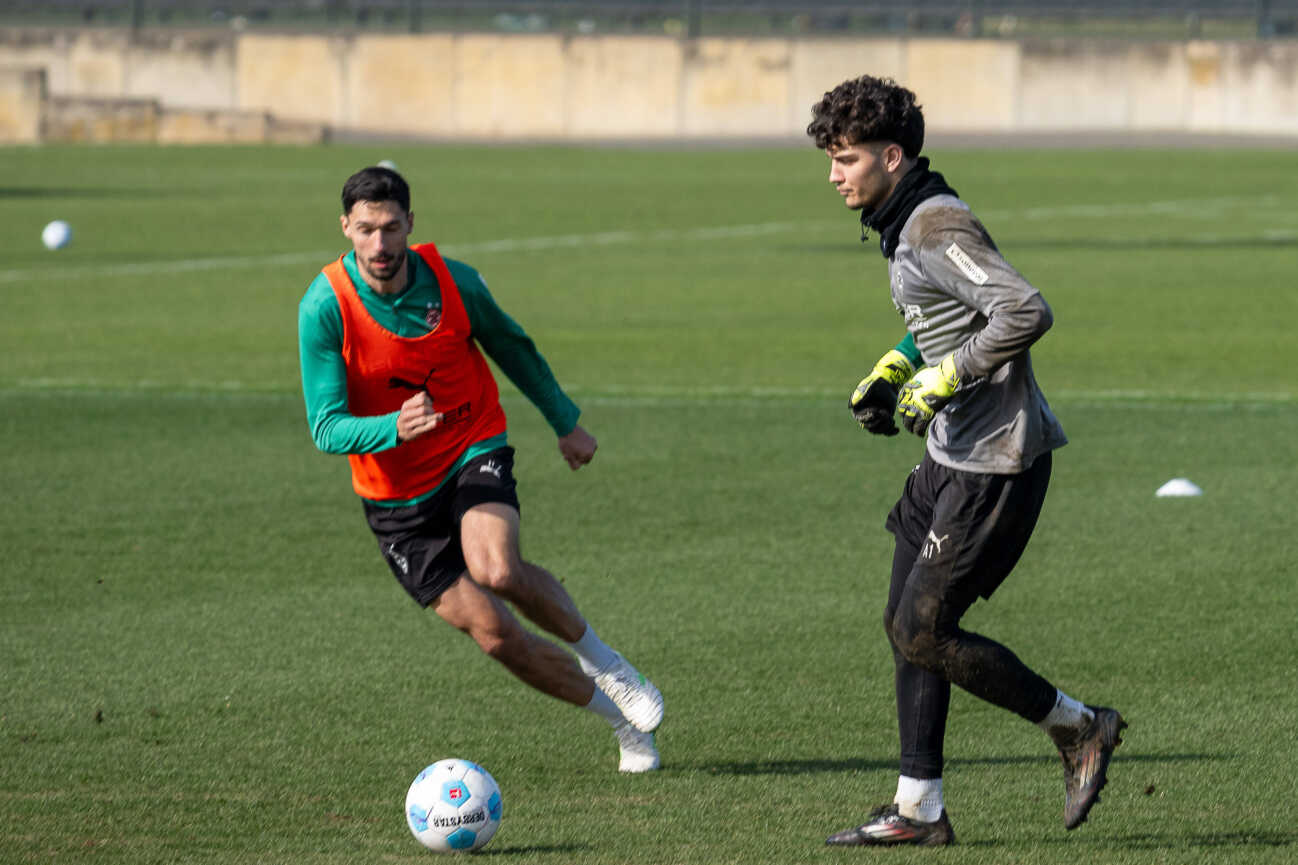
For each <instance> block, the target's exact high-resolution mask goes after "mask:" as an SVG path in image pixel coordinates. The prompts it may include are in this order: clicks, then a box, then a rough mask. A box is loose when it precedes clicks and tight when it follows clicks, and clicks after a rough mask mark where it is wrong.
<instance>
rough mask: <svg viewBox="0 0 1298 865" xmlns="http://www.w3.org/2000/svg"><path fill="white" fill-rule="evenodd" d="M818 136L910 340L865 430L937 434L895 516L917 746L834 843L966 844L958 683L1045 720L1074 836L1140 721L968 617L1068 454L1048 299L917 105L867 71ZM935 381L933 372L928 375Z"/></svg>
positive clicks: (826, 115) (896, 579)
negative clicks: (887, 789)
mask: <svg viewBox="0 0 1298 865" xmlns="http://www.w3.org/2000/svg"><path fill="white" fill-rule="evenodd" d="M807 133H808V135H810V136H811V137H812V138H814V139H815V142H816V146H817V147H819V148H821V149H823V150H824V151H825V153H826V154H827V155H828V156H829V160H830V172H829V180H830V182H831V183H832V184H833V185H834V187H835V189H836V190H837V191H838V193H839V194H840V195H841V196H842V197H843V199H844V202H845V203H846V205H847V206H848V207H849V208H851V209H853V210H859V211H861V223H862V226H863V228H862V233H863V237H865V236H867V234H868V231H874V232H875V233H877V235H878V237H879V243H880V247H881V249H882V250H883V255H884V257H885V258H887V260H888V276H889V284H890V286H891V294H892V302H893V305H894V306H895V307H896V309H897V311H898V312H899V313H900V314H901V315H902V317H903V318H904V319H905V322H906V329H907V331H908V333H907V336H906V338H905V339H903V340H902V341H901V342H900V343H899V344H898V345H897V346H896V348H894V349H892V350H891V351H889V352H887V353H886V354H885V355H884V356H883V357H882V358H880V360H879V362H878V363H877V364H876V365H875V367H874V369H873V370H872V371H871V373H870V375H869V376H867V377H866V378H865V379H864V380H863V381H862V382H861V383H860V385H858V386H857V388H856V391H855V392H854V393H853V394H852V397H851V409H852V413H853V415H854V416H855V417H856V419H857V421H858V422H859V423H860V424H861V426H862V427H864V428H865V429H866V430H868V431H869V432H871V433H874V434H878V435H895V434H896V433H897V432H898V429H897V425H896V423H895V421H894V417H895V416H896V415H900V417H901V420H902V425H903V426H904V427H905V428H906V429H907V430H908V431H909V432H912V433H914V434H916V435H918V436H927V444H926V449H925V453H924V458H923V461H922V462H921V463H920V465H919V466H917V467H916V468H915V470H914V471H913V472H911V474H910V476H909V477H908V478H907V480H906V484H905V489H904V491H903V492H902V495H901V498H900V499H899V500H898V502H897V504H896V505H895V506H894V507H893V509H892V511H891V513H890V514H889V515H888V520H887V528H888V530H889V531H890V532H892V534H893V536H894V537H895V539H896V547H895V552H894V555H893V561H892V577H891V584H890V587H889V591H888V602H887V606H886V608H885V610H884V630H885V631H886V632H887V635H888V640H889V642H890V643H891V645H892V653H893V658H894V661H895V668H896V671H895V675H896V691H897V722H898V730H899V733H900V740H901V761H900V777H899V779H898V783H897V792H896V795H895V796H894V798H893V801H892V803H891V804H888V805H884V806H881V807H879V808H876V809H875V810H874V811H873V813H871V814H870V815H869V817H868V818H867V819H866V822H865V823H864V824H862V825H860V826H856V827H854V828H851V829H847V830H844V831H842V832H839V833H837V834H835V835H833V836H832V837H830V838H829V839H828V843H829V844H833V845H849V846H857V845H893V844H914V845H942V844H950V843H951V842H952V841H954V839H955V834H954V832H953V830H952V828H951V822H950V820H949V819H948V817H947V813H946V807H945V803H944V800H943V795H942V766H943V759H944V758H943V739H944V736H945V731H946V719H947V710H948V708H949V705H950V699H951V685H952V684H955V685H959V686H960V687H961V688H963V689H965V690H966V691H968V692H970V693H971V694H974V695H975V696H978V697H981V698H982V699H984V700H987V701H988V702H991V703H994V704H995V705H997V706H1000V707H1001V708H1004V709H1008V710H1010V711H1011V712H1014V713H1015V714H1017V715H1019V716H1021V717H1022V718H1025V719H1026V720H1028V721H1030V722H1032V723H1033V724H1036V725H1038V726H1039V727H1040V728H1041V729H1042V730H1044V731H1045V732H1046V733H1047V734H1048V735H1049V736H1050V738H1051V739H1052V740H1053V741H1054V744H1055V746H1056V747H1057V748H1058V749H1059V753H1060V755H1061V757H1062V758H1063V764H1064V825H1065V827H1066V828H1068V829H1073V828H1076V827H1077V826H1079V825H1080V824H1081V823H1082V822H1083V821H1085V820H1086V817H1087V814H1088V813H1089V812H1090V809H1091V806H1092V805H1093V804H1094V803H1095V802H1096V801H1098V799H1099V792H1100V788H1101V787H1103V786H1104V784H1105V781H1106V777H1107V772H1108V766H1109V760H1110V758H1111V757H1112V755H1113V750H1114V749H1115V748H1116V747H1117V746H1118V744H1120V741H1121V740H1120V739H1119V732H1120V731H1121V729H1122V728H1123V727H1125V726H1126V724H1125V722H1124V721H1123V720H1122V717H1121V715H1119V714H1118V713H1117V712H1116V711H1114V710H1113V709H1109V708H1104V707H1099V706H1089V705H1086V704H1084V703H1081V702H1079V701H1077V700H1075V699H1073V698H1072V697H1069V696H1068V695H1066V694H1064V693H1063V692H1062V691H1060V690H1059V689H1058V688H1056V687H1055V686H1054V685H1052V684H1051V683H1050V682H1048V681H1046V680H1045V679H1044V678H1042V677H1041V676H1040V675H1038V674H1037V673H1035V672H1033V671H1032V670H1031V669H1029V668H1028V667H1027V666H1026V665H1024V663H1023V662H1022V661H1020V660H1019V659H1018V657H1017V656H1015V654H1014V653H1013V652H1011V651H1010V650H1009V649H1007V648H1006V647H1004V646H1002V645H1001V644H999V643H996V642H994V641H992V640H989V639H987V638H986V637H983V636H981V635H978V634H974V633H971V632H969V631H966V630H963V629H962V628H961V627H960V619H961V617H962V616H963V615H964V613H965V611H966V610H968V609H969V607H970V606H972V605H973V603H974V601H976V600H977V599H978V598H979V597H982V598H990V597H991V595H992V593H993V592H994V591H995V590H996V588H997V586H999V585H1000V584H1001V582H1002V581H1003V580H1004V579H1005V577H1006V576H1008V575H1009V573H1010V571H1011V569H1013V567H1014V565H1015V563H1016V562H1017V561H1018V559H1019V556H1020V555H1022V553H1023V550H1024V548H1025V547H1026V545H1027V542H1028V538H1029V537H1030V536H1031V534H1032V530H1033V527H1034V526H1035V525H1036V521H1037V517H1038V515H1039V514H1040V512H1041V506H1042V503H1043V501H1044V499H1045V494H1046V486H1047V484H1048V483H1049V480H1050V465H1051V452H1052V451H1053V450H1054V449H1055V448H1058V447H1061V446H1062V445H1064V444H1065V442H1066V441H1067V439H1066V438H1065V437H1064V432H1063V429H1062V428H1061V427H1060V425H1059V422H1058V421H1057V420H1056V419H1055V416H1054V415H1053V414H1052V413H1051V411H1050V407H1049V405H1047V404H1046V400H1045V397H1044V396H1042V394H1041V391H1040V389H1039V388H1038V387H1037V383H1036V379H1035V378H1034V377H1033V374H1032V362H1031V359H1030V357H1029V354H1028V347H1029V346H1031V345H1032V344H1033V343H1034V342H1036V340H1037V339H1039V338H1040V337H1041V335H1042V334H1044V333H1045V332H1046V331H1047V330H1048V329H1049V328H1050V325H1051V323H1052V318H1051V313H1050V307H1049V306H1047V305H1046V302H1045V300H1044V299H1043V298H1042V296H1041V294H1040V293H1039V292H1038V291H1037V290H1036V289H1035V288H1033V287H1032V285H1031V284H1029V283H1028V281H1027V280H1026V279H1024V278H1023V276H1022V275H1020V274H1019V273H1018V272H1017V271H1016V270H1015V269H1014V268H1013V267H1012V266H1010V264H1009V263H1008V262H1007V261H1006V260H1005V259H1004V258H1003V257H1002V256H1001V254H1000V252H999V251H998V250H997V249H996V245H995V244H994V243H993V242H992V239H991V237H990V236H989V235H988V234H987V231H986V229H984V228H983V226H982V223H980V222H979V221H978V220H977V218H975V217H974V215H973V214H972V213H971V212H970V210H969V207H968V206H967V205H966V204H965V203H964V202H963V201H961V200H960V199H959V198H958V197H957V195H956V192H955V190H954V189H952V188H951V187H949V186H947V184H946V182H945V181H944V180H943V178H942V175H940V174H938V173H937V172H934V171H931V170H930V169H929V162H928V159H926V158H924V157H922V156H920V155H919V154H920V149H921V147H922V146H923V143H924V118H923V115H922V114H921V112H920V107H919V106H918V105H917V104H916V103H915V94H914V93H912V92H911V91H909V90H907V89H905V88H904V87H901V86H899V85H897V84H896V83H895V82H893V81H891V80H889V79H883V80H881V79H877V78H873V77H870V76H863V77H861V78H857V79H854V80H851V81H846V82H844V83H843V84H840V85H839V86H838V87H836V88H834V89H833V90H832V91H830V92H829V93H826V94H825V96H824V98H823V99H822V100H821V101H820V102H819V103H818V104H817V105H815V106H814V107H813V120H812V122H811V125H810V126H808V127H807ZM917 369H918V371H916V370H917Z"/></svg>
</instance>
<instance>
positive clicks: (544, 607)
mask: <svg viewBox="0 0 1298 865" xmlns="http://www.w3.org/2000/svg"><path fill="white" fill-rule="evenodd" d="M460 541H461V544H462V546H463V547H464V561H465V562H466V563H467V564H468V566H469V575H470V576H471V577H473V580H474V581H475V582H476V583H478V585H480V586H483V587H484V588H486V589H489V590H490V591H492V592H494V593H495V594H497V595H499V596H500V597H502V598H504V599H505V600H507V601H509V602H510V603H511V604H513V605H514V606H516V607H518V610H519V612H521V613H522V614H523V615H525V616H527V617H528V618H529V619H531V620H532V621H533V622H535V623H536V624H537V625H538V626H539V627H541V628H543V629H544V630H546V631H549V632H550V633H551V634H554V635H555V636H556V637H559V638H560V639H562V640H565V641H567V642H569V643H574V642H576V641H577V640H579V639H581V635H582V634H583V633H585V631H586V620H585V619H583V618H582V616H581V613H579V612H578V611H577V605H576V604H575V603H574V602H573V600H572V597H571V596H570V595H569V594H568V592H567V590H566V589H564V587H563V584H562V583H560V582H559V581H558V580H557V579H555V577H554V575H553V574H551V573H550V572H549V571H547V570H546V569H545V568H542V567H540V566H538V565H534V564H532V563H531V562H524V561H523V560H522V558H521V556H520V555H519V551H518V511H517V510H515V509H514V508H512V507H510V506H509V505H505V504H499V503H495V502H492V503H488V504H483V505H478V506H477V507H474V508H470V509H469V510H468V511H467V512H466V513H465V514H464V519H463V520H462V521H461V523H460Z"/></svg>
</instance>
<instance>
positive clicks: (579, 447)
mask: <svg viewBox="0 0 1298 865" xmlns="http://www.w3.org/2000/svg"><path fill="white" fill-rule="evenodd" d="M598 447H599V443H598V442H597V441H595V437H594V436H593V435H591V434H590V433H588V432H586V431H585V430H584V429H582V428H581V425H580V424H578V425H577V426H575V427H573V428H572V432H570V433H568V434H567V435H566V436H559V453H560V454H561V455H562V456H563V458H564V459H565V460H567V462H568V468H570V469H572V470H573V471H576V470H577V469H579V468H581V467H582V466H584V465H585V464H586V463H588V462H590V461H591V460H593V459H594V458H595V450H596V449H597V448H598Z"/></svg>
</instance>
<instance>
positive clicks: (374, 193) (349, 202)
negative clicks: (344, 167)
mask: <svg viewBox="0 0 1298 865" xmlns="http://www.w3.org/2000/svg"><path fill="white" fill-rule="evenodd" d="M358 201H395V202H396V203H397V204H399V205H401V209H402V210H404V211H405V212H406V213H409V212H410V186H409V185H408V184H407V183H406V181H405V178H403V177H402V176H401V175H400V174H397V173H396V172H395V171H393V170H392V169H390V168H380V167H379V166H377V165H371V166H370V167H369V168H362V169H361V170H360V171H358V172H356V173H355V174H353V175H352V176H351V177H349V178H347V182H346V183H344V184H343V215H344V216H346V215H347V214H349V213H351V212H352V207H353V206H354V205H355V204H356V202H358Z"/></svg>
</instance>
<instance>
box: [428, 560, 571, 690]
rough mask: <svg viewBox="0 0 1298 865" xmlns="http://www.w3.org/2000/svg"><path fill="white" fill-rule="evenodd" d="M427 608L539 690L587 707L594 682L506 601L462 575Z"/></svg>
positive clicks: (568, 656)
mask: <svg viewBox="0 0 1298 865" xmlns="http://www.w3.org/2000/svg"><path fill="white" fill-rule="evenodd" d="M432 609H433V611H434V612H436V613H437V615H439V616H441V617H442V618H443V619H444V620H445V621H446V622H448V623H449V624H450V625H452V626H453V627H456V628H458V629H459V630H461V631H463V632H464V633H466V634H468V635H469V637H471V638H472V639H473V641H474V642H475V643H477V644H478V647H479V648H480V649H482V651H483V652H485V653H486V654H487V655H489V656H490V657H492V658H494V659H495V660H497V661H499V662H500V663H501V664H503V665H504V666H505V668H506V669H508V670H509V671H510V672H511V673H513V674H514V675H515V676H517V677H518V678H520V679H522V680H523V681H524V682H526V683H527V684H529V685H531V686H532V687H533V688H536V689H537V690H538V691H541V692H542V693H544V694H549V695H550V696H551V697H556V698H558V699H560V700H564V701H565V702H568V703H572V704H573V705H575V706H586V705H588V704H589V703H590V701H591V698H592V697H593V696H594V693H595V685H594V683H593V682H591V680H590V678H589V677H588V676H586V674H585V673H583V672H582V671H581V667H580V666H579V665H578V664H577V662H576V661H575V660H574V659H573V657H572V656H571V655H569V654H568V653H567V652H565V651H564V650H563V649H561V648H559V647H558V646H556V645H555V644H554V643H551V642H550V641H549V640H546V639H544V638H542V637H538V636H537V635H535V634H532V633H530V632H529V631H527V629H525V628H524V627H523V626H522V624H521V623H520V622H519V621H518V619H517V618H515V617H514V614H513V613H511V612H510V611H509V608H508V607H506V606H505V604H504V603H503V602H502V601H501V600H500V599H499V598H497V597H496V596H495V595H493V594H492V593H491V592H488V591H486V590H485V589H483V588H482V587H481V586H479V585H478V584H477V583H475V582H474V581H473V580H471V579H469V578H468V577H467V576H465V577H461V578H460V579H458V580H456V581H455V583H454V584H453V585H452V586H451V587H450V588H449V589H447V590H446V591H445V592H443V593H442V594H441V595H440V596H438V598H437V600H435V601H433V603H432Z"/></svg>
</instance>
